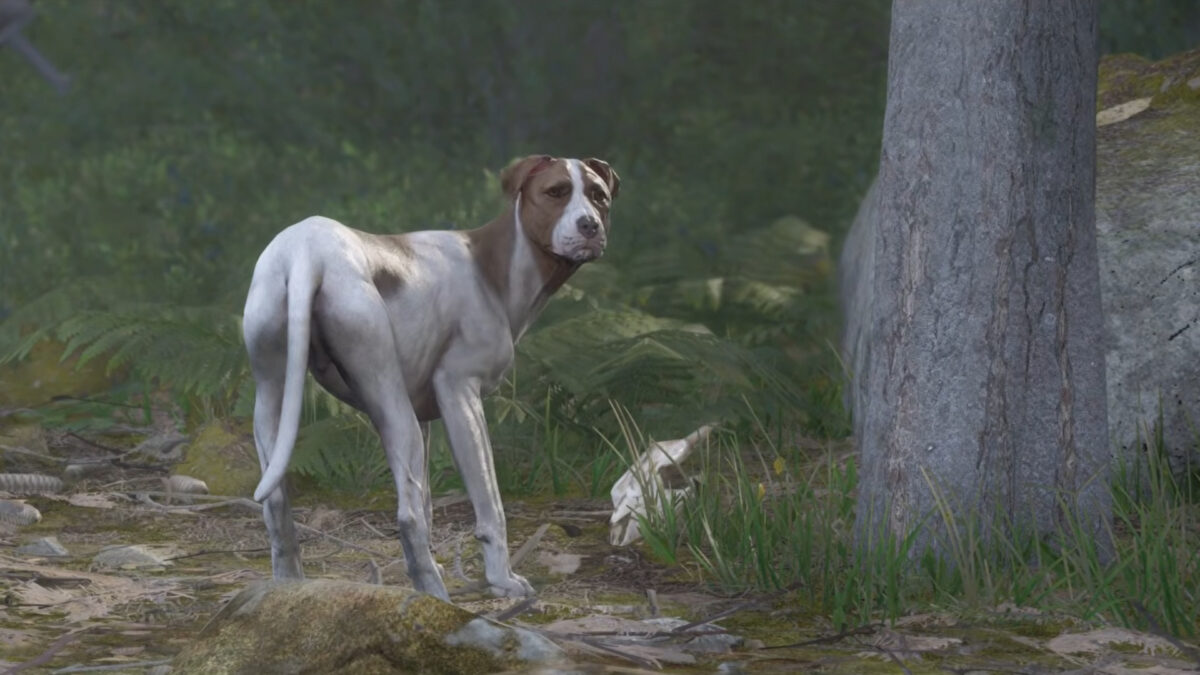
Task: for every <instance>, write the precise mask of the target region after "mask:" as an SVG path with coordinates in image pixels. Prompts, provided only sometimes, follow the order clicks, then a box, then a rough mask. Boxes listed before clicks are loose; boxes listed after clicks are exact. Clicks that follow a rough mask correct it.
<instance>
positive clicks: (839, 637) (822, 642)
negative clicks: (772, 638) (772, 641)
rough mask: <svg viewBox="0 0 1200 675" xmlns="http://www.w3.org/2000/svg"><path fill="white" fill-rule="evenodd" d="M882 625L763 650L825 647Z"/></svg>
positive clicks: (869, 631) (870, 632)
mask: <svg viewBox="0 0 1200 675" xmlns="http://www.w3.org/2000/svg"><path fill="white" fill-rule="evenodd" d="M882 625H883V624H878V623H864V624H863V625H861V626H858V627H857V628H850V629H848V630H844V631H842V632H840V633H836V634H834V635H826V636H824V637H819V638H814V639H812V640H803V641H801V642H792V643H789V644H786V645H770V646H767V647H763V649H792V648H795V647H811V646H812V645H825V644H833V643H834V642H840V641H842V640H845V639H846V638H848V637H851V636H854V635H870V634H872V633H874V632H875V631H876V630H878V629H879V627H880V626H882Z"/></svg>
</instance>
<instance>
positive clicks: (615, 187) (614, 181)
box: [583, 157, 621, 199]
mask: <svg viewBox="0 0 1200 675" xmlns="http://www.w3.org/2000/svg"><path fill="white" fill-rule="evenodd" d="M583 163H584V164H587V165H588V168H590V169H591V170H592V171H595V172H596V175H598V176H600V179H601V180H603V181H604V182H605V183H606V184H607V185H608V193H609V194H610V195H611V196H612V198H613V199H616V198H617V193H618V192H620V191H621V177H620V176H618V175H617V172H616V171H614V170H613V168H612V167H611V166H609V165H608V162H606V161H604V160H602V159H596V158H595V157H588V158H587V159H585V160H583Z"/></svg>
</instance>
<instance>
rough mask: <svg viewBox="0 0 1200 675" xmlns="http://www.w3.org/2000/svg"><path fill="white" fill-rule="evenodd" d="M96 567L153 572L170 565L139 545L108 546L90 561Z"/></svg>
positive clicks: (158, 554)
mask: <svg viewBox="0 0 1200 675" xmlns="http://www.w3.org/2000/svg"><path fill="white" fill-rule="evenodd" d="M92 564H93V565H95V566H96V567H103V568H108V569H121V570H154V569H162V568H164V567H166V566H167V565H170V564H171V561H170V560H167V559H166V558H165V557H164V556H163V555H162V554H161V553H158V552H156V551H154V550H152V549H150V548H148V547H146V546H142V545H140V544H136V545H132V546H109V547H107V548H104V549H102V550H101V551H100V552H99V553H97V554H96V557H95V558H93V559H92Z"/></svg>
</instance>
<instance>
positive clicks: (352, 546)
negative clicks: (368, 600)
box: [246, 499, 391, 560]
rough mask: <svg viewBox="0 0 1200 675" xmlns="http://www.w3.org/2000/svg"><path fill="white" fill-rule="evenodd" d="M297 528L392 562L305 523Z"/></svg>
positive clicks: (377, 553)
mask: <svg viewBox="0 0 1200 675" xmlns="http://www.w3.org/2000/svg"><path fill="white" fill-rule="evenodd" d="M246 501H248V502H249V501H250V500H249V499H247V500H246ZM250 503H251V504H254V503H255V502H250ZM296 527H298V528H300V529H301V530H307V531H308V532H312V533H313V534H319V535H321V536H322V537H325V538H326V539H330V540H332V541H336V542H337V543H339V544H341V545H343V546H345V547H346V548H352V549H354V550H355V551H359V552H360V553H366V554H367V555H371V556H375V557H376V558H383V559H384V560H390V559H391V556H388V555H384V554H382V553H380V552H378V551H372V550H371V549H369V548H366V547H364V546H359V545H358V544H355V543H354V542H352V541H347V540H345V539H342V538H341V537H338V536H336V535H332V534H329V533H328V532H324V531H321V530H318V529H317V528H315V527H309V526H308V525H305V524H304V523H296Z"/></svg>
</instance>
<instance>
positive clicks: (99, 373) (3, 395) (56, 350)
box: [0, 340, 115, 408]
mask: <svg viewBox="0 0 1200 675" xmlns="http://www.w3.org/2000/svg"><path fill="white" fill-rule="evenodd" d="M62 355H63V344H62V343H60V342H55V341H53V340H43V341H42V342H39V343H37V344H36V345H34V347H33V349H32V350H30V352H29V356H27V357H26V358H25V359H23V360H21V361H18V362H15V363H9V364H7V365H3V366H0V408H22V407H26V408H32V407H36V406H38V405H41V404H43V403H46V402H48V401H50V400H51V399H52V398H54V397H55V396H64V395H74V396H82V395H84V394H91V393H95V392H98V391H104V390H106V389H108V388H109V387H111V386H112V384H113V381H114V379H115V378H113V377H111V376H109V375H108V374H107V373H105V372H104V359H93V360H91V361H89V362H88V363H87V364H86V365H84V366H82V367H76V366H77V364H78V362H79V360H78V359H77V358H74V357H72V358H69V359H66V360H65V361H64V360H63V359H62Z"/></svg>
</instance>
